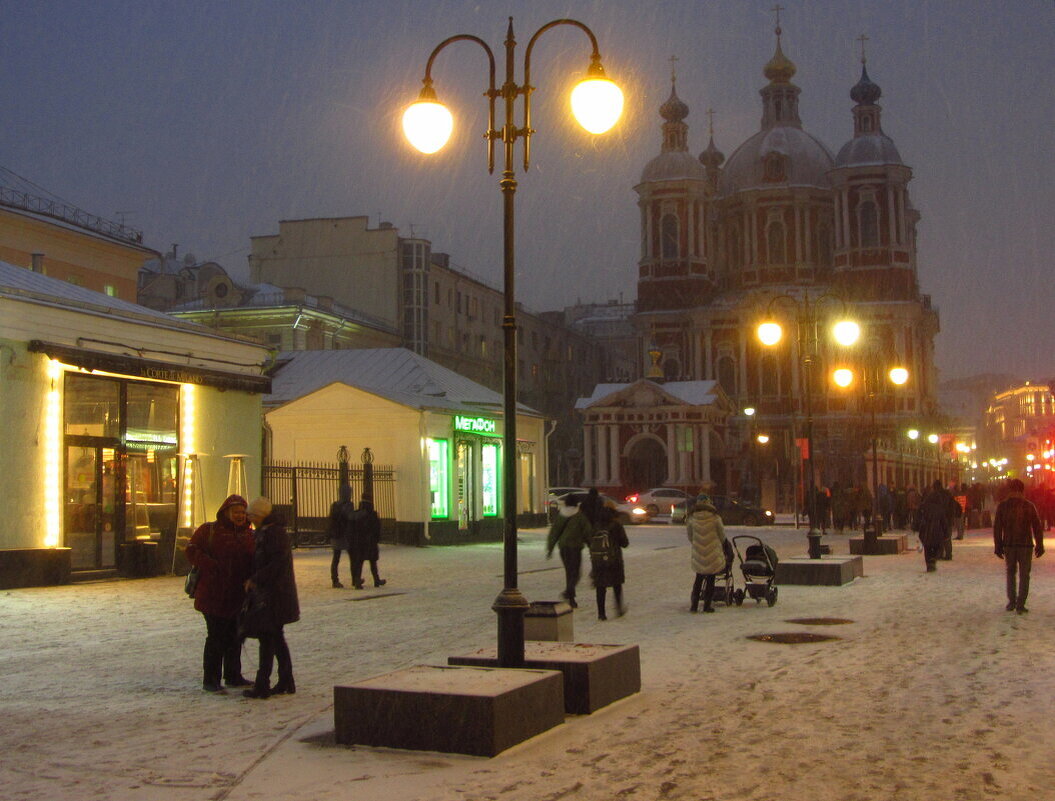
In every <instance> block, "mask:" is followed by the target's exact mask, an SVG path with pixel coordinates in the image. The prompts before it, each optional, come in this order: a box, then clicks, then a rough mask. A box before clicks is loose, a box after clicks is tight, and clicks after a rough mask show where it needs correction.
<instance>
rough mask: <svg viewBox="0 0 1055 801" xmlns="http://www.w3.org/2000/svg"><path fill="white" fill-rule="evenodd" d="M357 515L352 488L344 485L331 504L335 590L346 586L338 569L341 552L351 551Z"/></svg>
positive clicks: (349, 563)
mask: <svg viewBox="0 0 1055 801" xmlns="http://www.w3.org/2000/svg"><path fill="white" fill-rule="evenodd" d="M354 514H355V504H354V503H352V487H351V485H350V484H342V485H341V489H340V491H339V492H338V494H337V500H336V501H334V502H333V503H332V504H330V522H329V525H328V527H327V533H328V534H329V537H330V547H331V548H332V549H333V559H331V560H330V583H331V585H332V586H333V588H334V589H335V590H338V589H340V588H342V587H343V586H344V585H343V584H342V583H341V579H340V577H339V576H338V574H337V568H338V567H340V564H341V551H349V546H350V542H349V533H350V529H351V526H352V516H353V515H354ZM351 564H352V554H351V551H349V553H348V565H349V570H351V573H352V582H353V583H354V582H355V571H354V570H353V569H352V568H351Z"/></svg>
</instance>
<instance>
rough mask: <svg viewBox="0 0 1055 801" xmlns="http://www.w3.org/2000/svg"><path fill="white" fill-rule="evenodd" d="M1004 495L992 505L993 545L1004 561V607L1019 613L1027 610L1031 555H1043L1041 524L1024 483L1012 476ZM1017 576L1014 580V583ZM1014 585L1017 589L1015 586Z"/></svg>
mask: <svg viewBox="0 0 1055 801" xmlns="http://www.w3.org/2000/svg"><path fill="white" fill-rule="evenodd" d="M1007 489H1008V496H1007V497H1006V498H1005V499H1004V500H1002V501H1001V502H1000V505H999V506H997V507H996V516H995V517H994V519H993V547H994V550H995V553H996V555H997V556H998V557H1000V558H1001V559H1003V560H1004V565H1005V568H1006V571H1007V606H1006V607H1005V608H1006V609H1007V611H1008V612H1010V611H1011V610H1012V609H1013V610H1015V611H1016V612H1018V613H1019V614H1020V615H1021V614H1022V613H1023V612H1028V611H1029V610H1028V609H1026V596H1028V595H1029V573H1030V569H1031V568H1032V566H1033V557H1034V556H1036V557H1037V559H1039V558H1040V557H1041V556H1043V555H1044V526H1043V524H1042V523H1041V522H1040V515H1038V514H1037V507H1036V506H1034V505H1033V504H1032V503H1030V502H1029V501H1027V500H1026V498H1025V494H1024V491H1025V485H1024V484H1023V483H1022V482H1021V481H1019V480H1018V479H1017V478H1013V479H1011V480H1010V481H1009V482H1008V485H1007ZM1016 578H1017V582H1016ZM1016 584H1017V585H1018V586H1017V588H1016V586H1015V585H1016Z"/></svg>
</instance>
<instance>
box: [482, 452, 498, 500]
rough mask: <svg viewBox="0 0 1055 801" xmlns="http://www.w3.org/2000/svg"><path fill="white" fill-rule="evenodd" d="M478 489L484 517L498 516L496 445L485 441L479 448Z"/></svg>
mask: <svg viewBox="0 0 1055 801" xmlns="http://www.w3.org/2000/svg"><path fill="white" fill-rule="evenodd" d="M480 489H481V490H482V494H483V513H484V517H497V516H498V491H499V488H498V446H497V445H492V444H490V443H487V444H485V445H483V447H481V448H480Z"/></svg>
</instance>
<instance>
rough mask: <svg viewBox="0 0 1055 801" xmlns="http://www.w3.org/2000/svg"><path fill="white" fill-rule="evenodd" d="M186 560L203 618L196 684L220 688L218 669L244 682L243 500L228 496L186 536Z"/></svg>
mask: <svg viewBox="0 0 1055 801" xmlns="http://www.w3.org/2000/svg"><path fill="white" fill-rule="evenodd" d="M186 553H187V561H189V562H190V563H191V564H192V565H194V567H196V568H198V571H199V573H200V577H199V579H198V586H197V589H195V591H194V608H195V609H197V610H198V611H199V612H201V613H202V616H203V617H204V618H205V629H206V632H207V633H206V636H205V653H204V654H203V656H202V669H203V677H202V689H203V690H205V691H206V692H210V693H222V692H224V689H223V687H221V686H220V676H221V668H222V675H223V679H224V683H225V684H227V686H228V687H242V686H246V685H248V684H249V682H248V681H246V680H245V679H243V678H242V643H241V641H240V640H239V637H238V613H239V611H240V610H241V608H242V601H243V600H244V599H245V589H244V584H245V580H246V579H247V578H249V573H250V570H251V569H252V564H253V535H252V534H251V533H250V531H249V521H248V520H246V502H245V498H243V497H242V496H241V495H231V496H229V497H228V498H227V500H225V501H224V502H223V504H221V506H220V508H219V510H217V512H216V520H214V521H213V522H211V523H205V524H204V525H202V526H199V527H198V530H197V531H195V532H194V534H193V535H192V536H191V538H190V543H188V545H187V551H186Z"/></svg>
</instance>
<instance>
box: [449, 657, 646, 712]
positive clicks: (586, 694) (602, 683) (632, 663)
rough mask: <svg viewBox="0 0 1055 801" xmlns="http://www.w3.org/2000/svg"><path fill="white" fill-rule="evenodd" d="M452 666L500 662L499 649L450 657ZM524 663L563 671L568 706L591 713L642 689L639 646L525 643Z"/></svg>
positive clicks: (526, 665)
mask: <svg viewBox="0 0 1055 801" xmlns="http://www.w3.org/2000/svg"><path fill="white" fill-rule="evenodd" d="M447 663H448V664H450V665H497V664H498V655H497V651H496V649H495V648H481V649H480V650H479V651H474V652H473V653H471V654H466V655H464V656H452V657H448V659H447ZM524 666H525V667H529V668H540V669H545V670H559V671H560V672H561V673H562V674H563V676H564V709H565V711H566V712H568V713H569V714H572V715H588V714H590V713H591V712H593V711H595V710H597V709H600V708H601V707H603V706H607V705H608V704H610V703H612V702H613V701H618V700H619V699H620V698H625V697H626V696H628V695H633V694H634V693H636V692H640V691H641V653H640V651H639V650H638V647H637V646H636V645H593V644H588V643H569V642H541V641H528V642H525V643H524Z"/></svg>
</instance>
